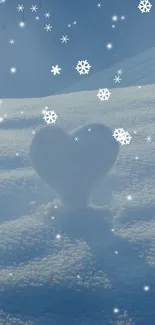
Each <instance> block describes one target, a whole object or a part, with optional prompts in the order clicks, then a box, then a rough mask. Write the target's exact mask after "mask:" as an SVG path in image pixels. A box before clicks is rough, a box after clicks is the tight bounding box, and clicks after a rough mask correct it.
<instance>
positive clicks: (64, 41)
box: [60, 35, 69, 43]
mask: <svg viewBox="0 0 155 325" xmlns="http://www.w3.org/2000/svg"><path fill="white" fill-rule="evenodd" d="M60 41H62V43H67V41H69V38H68V36H67V35H66V36H64V35H62V37H61V38H60Z"/></svg>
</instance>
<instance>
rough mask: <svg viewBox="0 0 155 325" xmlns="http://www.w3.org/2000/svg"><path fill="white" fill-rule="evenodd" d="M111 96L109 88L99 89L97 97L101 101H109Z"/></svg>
mask: <svg viewBox="0 0 155 325" xmlns="http://www.w3.org/2000/svg"><path fill="white" fill-rule="evenodd" d="M110 96H111V93H110V91H109V90H108V89H107V88H104V89H99V91H98V93H97V97H98V98H99V99H100V101H103V100H109V98H110Z"/></svg>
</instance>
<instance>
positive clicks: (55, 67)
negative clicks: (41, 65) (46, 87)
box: [51, 64, 61, 76]
mask: <svg viewBox="0 0 155 325" xmlns="http://www.w3.org/2000/svg"><path fill="white" fill-rule="evenodd" d="M60 71H61V68H59V66H58V64H57V65H56V66H52V69H51V72H52V73H53V75H54V76H55V75H56V74H60Z"/></svg>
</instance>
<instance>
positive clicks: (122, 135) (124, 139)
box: [113, 128, 132, 145]
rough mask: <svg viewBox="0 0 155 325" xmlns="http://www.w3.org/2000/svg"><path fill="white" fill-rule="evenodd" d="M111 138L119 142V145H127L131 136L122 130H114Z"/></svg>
mask: <svg viewBox="0 0 155 325" xmlns="http://www.w3.org/2000/svg"><path fill="white" fill-rule="evenodd" d="M113 137H114V138H115V140H116V141H117V142H119V143H120V144H121V145H127V144H130V142H131V139H132V137H131V135H130V134H129V132H128V131H124V129H123V128H119V129H115V131H114V133H113Z"/></svg>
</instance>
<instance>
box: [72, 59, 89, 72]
mask: <svg viewBox="0 0 155 325" xmlns="http://www.w3.org/2000/svg"><path fill="white" fill-rule="evenodd" d="M90 68H91V65H90V64H89V63H88V61H87V60H83V61H78V63H77V65H76V68H75V69H76V70H77V72H78V73H79V74H80V75H82V74H88V73H89V71H90Z"/></svg>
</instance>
